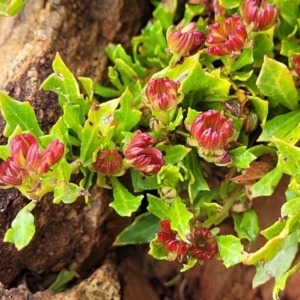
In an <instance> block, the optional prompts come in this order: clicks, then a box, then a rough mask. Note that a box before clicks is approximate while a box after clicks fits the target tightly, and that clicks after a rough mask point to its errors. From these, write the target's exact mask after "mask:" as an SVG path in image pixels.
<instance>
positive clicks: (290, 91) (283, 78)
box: [256, 56, 298, 110]
mask: <svg viewBox="0 0 300 300" xmlns="http://www.w3.org/2000/svg"><path fill="white" fill-rule="evenodd" d="M256 84H257V86H258V88H259V90H260V92H261V93H262V94H264V95H265V96H268V101H269V103H270V105H271V107H275V106H277V105H278V103H280V104H282V105H283V106H285V107H287V108H289V109H290V110H295V109H297V107H298V92H297V89H296V87H295V84H294V79H293V76H292V74H291V72H290V70H289V69H288V68H287V66H286V65H284V64H283V63H280V62H278V61H276V60H274V59H272V58H268V57H267V56H265V57H264V62H263V64H262V67H261V70H260V73H259V76H258V78H257V82H256Z"/></svg>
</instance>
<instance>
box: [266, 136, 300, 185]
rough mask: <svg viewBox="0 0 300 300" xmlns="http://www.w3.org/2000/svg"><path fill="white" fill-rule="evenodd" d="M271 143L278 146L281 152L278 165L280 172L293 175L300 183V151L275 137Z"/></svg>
mask: <svg viewBox="0 0 300 300" xmlns="http://www.w3.org/2000/svg"><path fill="white" fill-rule="evenodd" d="M271 141H272V142H273V143H274V144H275V145H276V147H277V148H278V151H279V155H278V165H277V166H278V168H279V170H281V171H282V172H284V173H285V174H288V175H292V176H293V177H294V178H295V180H297V181H298V182H299V183H300V165H299V157H300V149H299V148H298V147H296V146H293V145H290V144H289V143H287V142H285V141H283V140H280V139H277V138H275V137H274V138H272V139H271Z"/></svg>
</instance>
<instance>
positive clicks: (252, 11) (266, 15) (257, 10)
mask: <svg viewBox="0 0 300 300" xmlns="http://www.w3.org/2000/svg"><path fill="white" fill-rule="evenodd" d="M241 11H242V14H243V17H244V20H245V21H246V23H247V24H251V23H252V24H253V31H261V30H264V29H268V28H270V27H271V26H272V25H273V24H274V23H275V21H276V20H277V19H278V16H279V9H278V8H277V7H276V6H275V5H272V4H270V3H268V2H267V1H266V0H246V1H245V2H244V3H243V5H242V9H241Z"/></svg>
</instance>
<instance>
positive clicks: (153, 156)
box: [123, 130, 164, 176]
mask: <svg viewBox="0 0 300 300" xmlns="http://www.w3.org/2000/svg"><path fill="white" fill-rule="evenodd" d="M153 144H154V139H153V138H152V137H151V136H150V134H149V133H142V132H141V131H139V130H137V131H136V132H135V133H134V134H133V136H132V139H131V141H129V142H128V143H126V144H125V145H124V148H123V153H124V155H125V158H126V161H127V163H128V164H129V165H131V166H132V167H133V168H135V169H136V170H137V171H139V172H140V173H142V174H143V175H144V176H151V175H154V174H156V173H158V172H159V170H160V169H161V167H162V166H163V165H164V161H163V156H162V153H161V152H160V151H159V150H158V149H156V148H154V147H150V146H152V145H153Z"/></svg>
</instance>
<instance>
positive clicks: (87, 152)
mask: <svg viewBox="0 0 300 300" xmlns="http://www.w3.org/2000/svg"><path fill="white" fill-rule="evenodd" d="M118 105H119V99H114V100H110V101H107V102H104V103H102V104H99V105H98V104H93V106H92V108H91V109H90V111H89V113H88V118H87V120H86V122H85V124H84V127H83V130H82V143H81V149H80V159H81V162H82V164H83V165H84V166H86V165H88V164H90V163H91V161H92V157H93V153H94V152H95V151H96V150H98V149H99V148H100V147H101V145H102V144H103V142H104V139H105V137H106V136H107V137H108V140H110V137H111V136H112V134H113V132H114V127H113V125H114V122H115V118H114V113H115V110H116V108H117V107H118ZM107 142H109V141H107Z"/></svg>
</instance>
